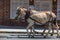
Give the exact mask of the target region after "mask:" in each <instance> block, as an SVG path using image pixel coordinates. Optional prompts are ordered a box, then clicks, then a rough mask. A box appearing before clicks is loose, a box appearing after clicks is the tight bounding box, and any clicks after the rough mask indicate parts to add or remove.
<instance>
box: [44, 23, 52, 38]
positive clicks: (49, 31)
mask: <svg viewBox="0 0 60 40" xmlns="http://www.w3.org/2000/svg"><path fill="white" fill-rule="evenodd" d="M48 28H49V29H48V33H47V34H46V36H44V38H46V37H48V34H49V32H50V30H51V23H49V27H48Z"/></svg>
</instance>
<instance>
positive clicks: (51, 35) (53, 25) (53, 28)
mask: <svg viewBox="0 0 60 40" xmlns="http://www.w3.org/2000/svg"><path fill="white" fill-rule="evenodd" d="M51 26H52V33H51V36H53V34H54V28H53V27H54V25H53V24H51Z"/></svg>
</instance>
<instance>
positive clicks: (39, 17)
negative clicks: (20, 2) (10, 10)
mask: <svg viewBox="0 0 60 40" xmlns="http://www.w3.org/2000/svg"><path fill="white" fill-rule="evenodd" d="M15 19H17V20H18V19H22V20H24V19H25V21H27V22H28V23H29V24H28V26H27V34H28V35H29V36H30V33H29V31H28V29H29V28H32V30H33V36H34V35H35V32H34V30H35V29H34V23H35V22H37V23H39V24H40V25H46V24H47V23H48V28H49V30H48V33H47V34H46V36H44V37H47V36H48V34H49V32H50V30H51V29H52V27H54V28H55V27H56V28H57V37H58V36H59V33H58V29H59V26H58V25H57V22H56V15H55V14H54V13H53V12H50V11H41V12H39V11H36V10H27V9H26V8H24V7H23V8H18V9H17V13H16V17H15ZM51 25H52V26H51ZM44 32H45V30H44ZM44 32H43V33H44ZM52 34H53V33H52Z"/></svg>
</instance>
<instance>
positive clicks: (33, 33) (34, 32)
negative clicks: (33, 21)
mask: <svg viewBox="0 0 60 40" xmlns="http://www.w3.org/2000/svg"><path fill="white" fill-rule="evenodd" d="M32 30H33V36H32V37H34V36H35V29H34V25H33V26H32Z"/></svg>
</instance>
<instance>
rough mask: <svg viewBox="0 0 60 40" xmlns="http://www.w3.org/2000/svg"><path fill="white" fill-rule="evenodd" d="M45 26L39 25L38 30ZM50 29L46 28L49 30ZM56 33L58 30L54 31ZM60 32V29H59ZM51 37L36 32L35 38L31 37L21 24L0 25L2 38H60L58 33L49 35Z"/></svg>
mask: <svg viewBox="0 0 60 40" xmlns="http://www.w3.org/2000/svg"><path fill="white" fill-rule="evenodd" d="M43 29H44V28H43V27H37V28H36V31H37V32H42V31H43ZM47 31H48V30H46V32H47ZM54 32H55V33H56V30H55V31H54ZM59 33H60V30H59ZM48 36H49V37H47V38H44V36H42V35H41V34H36V35H35V36H34V38H29V37H28V35H27V34H26V27H21V26H0V40H60V36H59V38H56V36H57V35H56V34H54V35H53V36H50V34H49V35H48Z"/></svg>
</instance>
